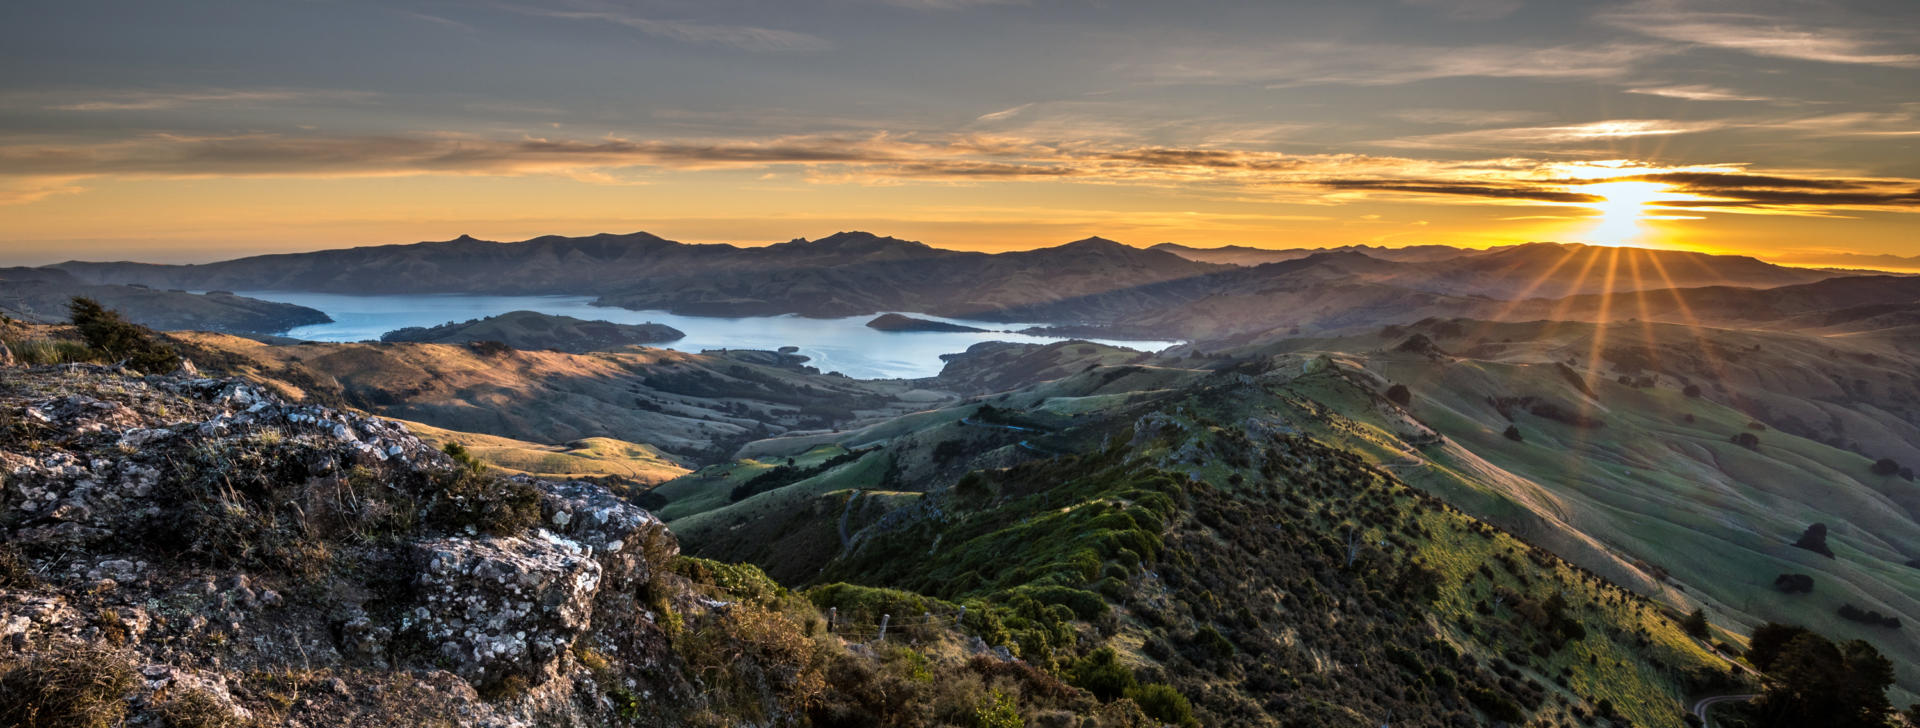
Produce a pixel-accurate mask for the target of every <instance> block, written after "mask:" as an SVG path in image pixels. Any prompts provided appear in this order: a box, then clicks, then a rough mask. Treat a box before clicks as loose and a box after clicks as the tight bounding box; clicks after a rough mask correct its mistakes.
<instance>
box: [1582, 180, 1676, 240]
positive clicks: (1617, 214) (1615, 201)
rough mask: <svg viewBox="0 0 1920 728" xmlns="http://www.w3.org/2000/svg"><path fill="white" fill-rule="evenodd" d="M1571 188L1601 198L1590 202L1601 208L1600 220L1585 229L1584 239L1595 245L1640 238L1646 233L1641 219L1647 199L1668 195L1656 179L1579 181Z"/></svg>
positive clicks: (1657, 198)
mask: <svg viewBox="0 0 1920 728" xmlns="http://www.w3.org/2000/svg"><path fill="white" fill-rule="evenodd" d="M1573 191H1575V192H1579V193H1582V194H1588V195H1594V196H1596V197H1599V198H1600V201H1598V202H1594V203H1589V205H1590V206H1591V207H1593V208H1594V209H1596V210H1599V211H1600V219H1599V222H1596V223H1594V226H1593V228H1592V229H1591V230H1589V231H1587V234H1586V237H1587V242H1590V243H1593V244H1596V245H1614V246H1619V245H1631V244H1633V243H1636V242H1642V241H1641V240H1640V238H1641V237H1642V236H1643V235H1644V234H1645V233H1646V230H1645V229H1644V228H1643V227H1642V225H1641V222H1642V220H1643V218H1644V217H1645V215H1646V207H1647V205H1648V204H1649V203H1653V202H1658V201H1661V200H1664V199H1667V195H1666V192H1667V185H1664V184H1660V183H1658V182H1600V183H1596V184H1589V185H1579V186H1577V187H1574V188H1573Z"/></svg>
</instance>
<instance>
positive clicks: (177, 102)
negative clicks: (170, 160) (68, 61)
mask: <svg viewBox="0 0 1920 728" xmlns="http://www.w3.org/2000/svg"><path fill="white" fill-rule="evenodd" d="M371 96H373V94H371V93H369V92H365V91H342V90H317V89H195V90H178V91H157V90H128V91H112V92H106V93H94V94H80V93H75V92H66V93H49V94H40V95H37V96H36V97H35V98H34V99H26V98H23V97H15V98H13V99H9V100H8V102H7V103H6V105H7V106H17V105H21V104H22V103H23V102H28V101H31V103H32V104H33V105H35V106H38V107H39V108H45V109H49V110H53V111H95V112H111V111H160V110H169V109H180V108H186V107H190V106H244V105H261V104H270V103H284V102H317V101H347V100H353V99H362V98H367V97H371Z"/></svg>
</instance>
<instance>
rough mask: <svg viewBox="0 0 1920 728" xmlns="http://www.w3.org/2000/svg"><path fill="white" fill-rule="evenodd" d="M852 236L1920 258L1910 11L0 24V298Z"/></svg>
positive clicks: (995, 13)
mask: <svg viewBox="0 0 1920 728" xmlns="http://www.w3.org/2000/svg"><path fill="white" fill-rule="evenodd" d="M854 229H858V230H870V231H873V232H877V233H882V234H889V235H894V236H898V237H903V238H910V239H916V240H921V241H924V242H927V243H929V244H932V245H936V246H939V247H947V248H957V249H976V250H1004V249H1019V248H1032V247H1039V246H1044V245H1055V244H1059V243H1064V242H1067V241H1070V240H1075V239H1079V238H1083V237H1087V236H1090V235H1101V236H1104V237H1108V238H1113V239H1116V240H1120V241H1123V242H1127V243H1131V244H1135V245H1151V244H1154V243H1159V242H1178V243H1183V244H1188V245H1196V246H1214V245H1227V244H1240V245H1254V246H1261V247H1275V248H1285V247H1321V246H1337V245H1349V244H1371V245H1394V246H1397V245H1412V244H1430V243H1440V244H1452V245H1462V246H1469V247H1485V246H1491V245H1500V244H1511V243H1519V242H1526V241H1541V240H1550V241H1560V242H1593V243H1602V244H1633V245H1646V246H1656V247H1669V248H1679V249H1691V250H1705V251H1711V252H1738V253H1747V254H1754V255H1760V256H1762V257H1766V258H1769V259H1774V260H1780V261H1783V262H1798V263H1807V264H1812V263H1819V262H1823V261H1829V260H1833V259H1836V258H1837V257H1838V256H1839V255H1840V254H1846V253H1852V254H1858V255H1862V256H1889V255H1891V256H1916V255H1920V2H1914V1H1913V0H1886V1H1884V2H1825V1H1820V2H1779V1H1777V0H1740V1H1739V2H1715V1H1714V0H1633V1H1628V2H1604V3H1600V2H1578V1H1574V0H1551V1H1549V0H1352V1H1349V2H1340V3H1326V2H1311V3H1310V2H1284V1H1274V0H1268V1H1265V2H1190V3H1167V2H1159V1H1157V0H1156V1H1135V0H1062V1H1058V2H1056V1H1054V0H1025V1H1021V0H475V1H458V2H456V1H452V0H389V1H387V2H363V1H360V0H233V1H231V2H226V1H220V0H180V1H177V2H153V1H152V0H54V1H51V2H44V1H41V0H9V1H8V2H6V3H4V4H0V263H5V264H41V263H48V262H54V261H59V260H68V259H76V258H77V259H134V260H150V261H160V262H183V261H204V260H214V259H221V258H229V257H235V256H239V255H246V254H253V253H262V252H283V251H290V250H309V249H315V248H329V247H344V246H349V245H362V244H375V243H394V242H413V241H419V240H444V239H450V238H453V237H456V236H458V235H462V234H470V235H473V236H475V237H480V238H484V239H493V240H518V239H524V238H528V237H533V236H537V235H544V234H563V235H585V234H592V233H598V232H632V231H640V230H644V231H648V232H652V233H655V234H658V235H661V236H663V237H667V238H671V239H675V240H681V241H685V242H729V243H736V244H758V243H769V242H777V241H784V240H788V239H792V238H796V237H820V236H824V235H827V234H830V233H832V232H835V231H839V230H854ZM1915 264H1916V267H1920V261H1916V262H1915Z"/></svg>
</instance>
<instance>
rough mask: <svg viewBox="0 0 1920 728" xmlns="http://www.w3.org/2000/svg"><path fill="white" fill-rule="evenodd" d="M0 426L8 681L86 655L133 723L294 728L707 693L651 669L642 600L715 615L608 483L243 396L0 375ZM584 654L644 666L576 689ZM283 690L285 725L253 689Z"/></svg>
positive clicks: (56, 373)
mask: <svg viewBox="0 0 1920 728" xmlns="http://www.w3.org/2000/svg"><path fill="white" fill-rule="evenodd" d="M0 428H4V430H5V437H3V438H0V475H3V476H4V485H3V486H0V543H4V545H3V546H0V567H4V568H0V644H4V645H7V646H8V647H9V651H8V654H11V655H13V656H14V657H7V656H5V655H0V672H5V671H6V670H9V669H29V668H28V667H23V666H26V665H31V664H33V656H36V655H50V654H65V653H66V652H68V651H73V650H82V651H84V650H96V649H98V650H103V651H102V652H101V653H100V655H104V656H96V657H94V658H91V659H94V660H95V661H96V662H97V661H107V662H111V663H114V664H119V665H124V666H125V668H126V669H130V670H133V672H134V673H136V674H137V675H139V676H140V679H137V680H135V681H134V682H135V683H137V684H138V685H139V687H138V688H137V689H136V691H135V694H133V695H130V696H128V702H127V705H129V706H131V707H132V709H133V711H134V713H135V714H136V716H138V715H142V712H141V711H143V710H148V711H155V714H160V713H163V712H164V711H166V710H170V709H175V708H169V707H168V706H170V705H172V703H170V702H168V701H170V700H178V699H181V698H178V697H177V696H179V695H182V694H185V693H192V694H193V695H195V696H196V697H195V698H193V700H195V701H196V702H195V705H196V706H197V708H196V709H206V710H212V711H215V712H216V713H221V714H225V715H228V716H230V717H236V718H238V717H249V719H254V720H262V721H266V722H271V723H276V724H290V725H337V724H389V723H396V722H397V723H406V722H408V721H409V720H412V718H410V717H409V716H414V717H417V718H418V719H420V720H425V719H427V718H428V717H432V716H442V715H452V716H460V717H459V719H458V722H460V723H462V724H478V725H501V726H507V725H552V724H558V725H569V724H573V725H584V724H601V723H605V722H608V721H609V720H610V719H611V716H612V715H613V712H614V711H615V710H616V706H614V705H613V704H612V702H611V701H609V700H608V699H607V698H606V695H607V694H608V691H617V692H621V693H622V694H626V692H627V691H638V693H645V692H649V691H651V692H653V693H655V694H656V695H658V696H659V697H660V699H662V700H666V699H667V698H668V697H669V696H679V699H691V698H690V697H689V696H695V695H696V694H697V691H695V690H693V689H691V688H688V687H687V686H686V685H685V684H684V679H683V678H682V677H680V675H679V673H677V672H676V671H673V670H657V669H652V668H658V667H659V666H660V665H663V664H672V663H674V662H675V661H676V660H677V659H678V658H677V657H676V656H675V655H674V654H673V653H672V651H671V648H670V646H669V644H668V640H667V638H666V636H665V634H664V633H663V632H662V631H661V628H659V627H657V626H656V625H654V623H653V617H654V616H655V615H654V613H653V612H652V611H649V610H648V609H646V608H644V607H642V606H641V605H640V603H639V602H640V600H641V599H642V598H643V597H644V598H646V599H649V600H651V601H652V603H654V604H656V605H669V604H672V605H679V608H680V609H682V610H685V611H688V612H689V613H692V612H695V611H697V610H700V609H704V608H706V605H704V604H703V603H702V602H701V601H700V600H698V599H696V598H695V597H693V596H691V595H690V594H688V593H685V590H684V588H681V589H679V590H677V591H676V590H674V589H665V588H663V585H667V584H671V583H673V582H672V581H671V580H669V579H667V578H666V576H667V575H666V574H663V573H662V570H664V569H665V568H666V561H667V560H668V559H670V558H672V557H673V556H674V555H675V554H676V553H677V547H676V546H674V544H673V541H672V538H671V536H670V535H669V534H667V532H666V529H665V526H664V525H663V524H662V523H661V522H660V521H659V520H658V519H657V518H654V517H653V516H652V515H651V514H649V513H647V512H646V511H645V510H643V509H640V508H638V507H636V506H634V505H632V504H630V503H628V502H626V501H625V500H623V499H621V498H619V497H618V496H615V495H614V494H612V493H610V492H608V491H607V490H605V489H604V488H602V487H600V486H598V485H594V484H590V483H584V482H577V483H556V482H550V481H543V480H537V479H531V478H524V477H521V478H516V479H502V478H496V477H493V476H488V475H484V474H479V473H475V472H473V471H472V470H469V469H467V468H466V467H465V466H462V465H460V464H458V463H455V462H454V461H452V460H451V459H450V458H448V456H446V455H444V454H442V453H440V452H438V451H436V450H434V449H433V448H431V447H429V446H427V445H426V444H424V443H423V442H421V441H420V440H419V439H418V438H415V437H414V436H413V435H411V434H410V433H408V432H407V430H406V429H405V428H404V427H403V426H401V425H399V424H397V423H393V422H390V421H386V420H381V419H377V418H373V417H367V416H363V415H359V414H354V413H349V412H342V411H337V410H331V409H327V408H324V407H316V406H306V405H291V404H288V403H286V402H283V401H281V400H279V399H277V398H275V397H273V396H271V395H269V394H267V393H265V392H262V391H261V390H259V389H257V388H255V387H254V386H253V385H251V384H248V383H245V382H241V381H234V380H220V379H190V378H182V377H132V376H127V375H125V374H124V373H122V372H118V371H113V370H110V369H107V368H102V367H92V366H67V367H43V368H38V369H9V370H5V373H4V374H0ZM489 489H492V490H489ZM456 493H466V494H468V495H463V496H461V497H459V498H455V497H453V496H454V494H456ZM522 493H531V494H533V497H534V499H533V501H532V502H530V503H527V504H520V505H512V504H513V497H514V496H515V495H516V494H522ZM490 494H491V495H490ZM494 497H498V498H501V499H503V500H504V501H505V502H507V503H509V505H508V506H500V505H499V504H483V503H480V502H481V501H486V500H487V499H489V498H494ZM483 506H484V507H483ZM502 507H504V508H508V509H509V510H511V509H512V508H522V509H525V510H527V512H526V513H525V514H524V518H521V515H522V514H519V513H509V514H508V515H506V516H498V515H497V514H495V511H494V510H488V509H497V508H502ZM462 509H465V510H462ZM475 513H478V514H480V515H478V516H476V515H474V514H475ZM489 514H493V515H489ZM503 523H505V524H510V525H511V527H510V528H505V530H504V531H501V529H502V528H503V527H502V526H501V525H500V524H503ZM496 531H500V532H496ZM588 644H597V645H605V646H608V647H603V648H601V649H606V650H609V651H617V652H618V654H617V655H616V656H618V657H619V658H621V660H622V662H621V664H622V665H630V666H639V667H647V668H649V670H648V671H647V672H644V673H639V674H634V673H628V672H623V671H622V670H621V669H618V668H613V667H609V666H608V665H607V664H605V663H601V664H598V665H596V666H595V667H594V668H592V669H589V668H588V667H587V666H585V665H583V663H582V662H581V660H580V659H579V657H578V656H577V655H576V654H575V653H576V651H577V649H578V648H581V647H582V646H584V645H588ZM20 656H26V657H25V658H24V659H26V661H25V662H18V661H16V659H15V658H18V657H20ZM635 669H638V668H637V667H636V668H635ZM289 670H295V671H297V672H298V677H297V678H296V677H291V675H293V674H294V673H292V672H289V673H287V674H288V675H289V676H290V677H288V678H287V679H288V680H292V681H295V682H299V683H301V684H300V685H298V686H292V685H290V686H287V687H288V690H289V694H292V693H298V694H300V695H302V696H303V697H301V698H300V699H298V700H297V701H293V702H291V703H290V704H281V703H278V702H276V701H275V700H272V699H265V698H263V696H262V694H261V692H260V690H259V689H257V688H258V686H257V685H253V684H252V683H249V682H248V681H250V680H256V679H257V678H253V677H248V676H250V675H260V674H270V673H273V672H274V671H289ZM307 683H311V684H307ZM296 688H297V689H296ZM638 693H636V694H638ZM263 701H264V702H263ZM626 709H628V710H631V707H628V708H626ZM393 711H399V712H398V713H394V712H393ZM409 711H411V712H409ZM142 719H143V720H144V718H142ZM669 722H671V721H669Z"/></svg>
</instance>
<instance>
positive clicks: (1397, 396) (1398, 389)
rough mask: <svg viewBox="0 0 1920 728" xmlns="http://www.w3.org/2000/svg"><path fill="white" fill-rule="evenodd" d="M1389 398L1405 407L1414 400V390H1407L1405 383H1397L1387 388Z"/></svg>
mask: <svg viewBox="0 0 1920 728" xmlns="http://www.w3.org/2000/svg"><path fill="white" fill-rule="evenodd" d="M1387 400H1388V401H1390V402H1392V403H1394V404H1397V405H1400V406H1402V407H1405V406H1407V404H1408V403H1410V402H1412V401H1413V392H1410V391H1407V385H1405V384H1395V385H1393V386H1391V387H1388V388H1387Z"/></svg>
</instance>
